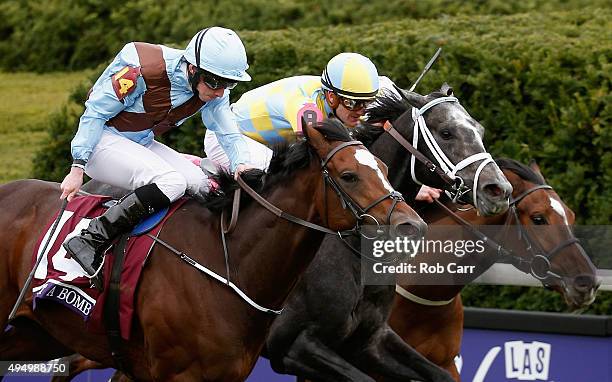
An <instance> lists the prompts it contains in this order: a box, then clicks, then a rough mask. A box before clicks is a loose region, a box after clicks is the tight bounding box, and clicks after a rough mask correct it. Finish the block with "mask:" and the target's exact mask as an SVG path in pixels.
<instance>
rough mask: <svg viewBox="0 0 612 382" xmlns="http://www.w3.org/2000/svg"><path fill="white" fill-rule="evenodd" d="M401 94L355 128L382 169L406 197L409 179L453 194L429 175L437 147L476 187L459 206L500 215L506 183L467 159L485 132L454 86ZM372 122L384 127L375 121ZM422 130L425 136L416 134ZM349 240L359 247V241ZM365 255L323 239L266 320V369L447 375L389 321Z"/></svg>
mask: <svg viewBox="0 0 612 382" xmlns="http://www.w3.org/2000/svg"><path fill="white" fill-rule="evenodd" d="M402 93H403V94H402V96H403V99H400V98H399V97H397V96H394V95H392V94H390V93H386V94H384V95H383V96H382V97H381V98H379V99H378V100H377V101H376V102H375V103H374V104H373V105H372V107H370V108H368V110H367V115H368V116H369V121H370V122H371V123H372V124H371V125H367V126H362V127H360V128H358V130H357V131H356V133H355V134H353V135H354V136H355V137H358V138H359V139H360V140H364V142H367V143H366V144H367V146H368V147H369V148H370V150H371V151H372V152H373V153H376V154H375V155H377V156H378V157H379V158H381V159H382V160H383V161H384V162H385V163H386V164H387V165H388V166H389V179H390V181H391V184H392V185H393V187H394V188H396V189H397V190H399V191H400V192H402V194H403V195H405V196H406V200H408V201H410V200H411V198H414V196H415V195H416V193H417V191H418V188H419V187H420V185H418V184H417V183H416V180H418V181H420V182H423V183H425V184H428V185H432V186H435V187H440V188H442V187H445V188H446V189H447V190H449V191H451V192H452V191H454V190H456V188H455V187H453V186H452V185H449V184H448V183H447V182H444V181H443V180H442V179H441V176H440V174H439V173H438V172H436V171H432V170H433V169H434V167H435V168H441V167H443V165H442V163H441V161H438V160H437V158H438V157H439V156H440V155H441V154H440V152H442V153H443V154H445V157H446V159H448V160H449V161H450V162H451V165H449V167H454V169H456V168H457V166H456V165H453V164H460V163H463V164H466V163H469V164H468V165H467V166H466V167H465V168H463V169H462V170H458V171H457V172H456V173H455V174H457V175H460V176H461V177H462V181H461V183H462V184H464V185H470V186H472V185H474V186H472V190H471V192H464V193H462V195H461V197H464V198H465V199H464V202H468V203H475V204H476V205H477V207H478V210H479V211H480V213H481V214H483V215H491V214H496V213H500V212H503V211H505V209H506V208H507V207H508V200H507V199H508V197H509V195H510V192H511V190H512V188H511V186H510V184H509V183H508V182H507V180H506V179H505V178H504V176H503V174H502V173H501V171H500V170H499V168H498V167H497V165H495V164H494V163H489V164H486V163H485V166H483V165H482V164H483V163H484V162H480V165H479V163H478V162H470V160H471V159H470V158H475V156H480V158H485V155H488V154H486V150H485V148H484V145H483V142H482V136H483V133H484V128H483V127H482V126H481V125H480V124H479V123H478V122H477V121H476V120H474V119H473V118H472V117H471V116H470V115H469V114H468V113H467V111H466V110H465V109H464V108H463V107H462V106H461V105H460V104H459V102H458V100H457V99H456V98H455V97H453V93H452V89H451V88H450V87H449V86H448V85H446V84H444V85H443V86H442V88H441V89H440V90H438V91H435V92H432V93H431V94H428V95H425V96H423V95H420V94H417V93H413V92H404V91H402ZM385 121H390V123H391V125H392V126H393V127H394V129H395V130H397V132H398V133H399V135H400V138H399V140H398V139H397V138H395V137H393V136H392V135H390V134H386V133H385V131H387V130H389V128H388V126H387V124H384V125H383V126H384V127H381V126H380V124H383V123H384V122H385ZM377 122H381V123H380V124H379V125H373V123H377ZM419 134H421V135H420V137H421V138H423V137H427V139H421V140H419V139H415V137H417V138H418V137H419ZM402 138H404V139H405V140H409V141H410V142H412V145H413V147H416V148H417V149H418V150H419V151H420V152H421V153H423V154H424V156H425V157H426V158H427V159H429V160H430V161H432V162H434V163H435V165H434V167H432V166H425V165H423V164H421V162H419V161H416V160H415V157H414V156H413V155H411V154H410V153H409V152H408V151H406V150H407V149H406V147H405V146H404V145H402V144H401V143H400V141H401V139H402ZM430 164H431V163H430ZM450 171H451V172H452V171H454V170H453V169H451V170H450ZM349 242H350V245H351V246H352V247H353V248H359V242H358V241H354V240H353V241H349ZM362 261H364V263H368V260H366V259H364V258H363V257H360V255H359V254H358V253H357V251H353V250H351V249H350V248H349V247H348V246H347V245H345V243H344V242H342V241H341V240H339V239H336V238H332V237H327V238H325V240H324V241H323V244H322V245H321V248H320V249H319V251H318V252H317V255H316V257H315V259H314V261H313V262H312V264H311V265H310V266H309V268H308V269H307V270H306V272H305V274H304V275H303V277H302V278H301V279H300V281H299V282H298V284H297V285H296V288H295V290H294V291H293V293H292V294H291V295H290V297H289V299H288V301H287V305H286V307H287V309H286V311H285V312H284V313H283V314H282V315H280V316H279V317H277V318H276V319H275V320H274V322H273V324H272V327H271V329H270V333H269V335H268V338H267V341H266V354H267V356H268V357H269V358H270V361H271V365H272V368H273V369H274V370H275V371H277V372H279V373H284V374H293V375H297V376H298V377H300V378H305V379H309V380H314V381H317V382H323V381H329V382H338V381H359V382H370V381H374V379H373V378H371V377H370V376H368V373H375V374H379V375H384V376H386V377H387V378H389V380H393V381H407V380H411V379H417V380H426V381H450V380H452V379H451V377H450V375H448V373H446V372H444V373H442V372H441V370H440V369H439V368H437V367H435V366H434V365H433V364H432V363H430V362H425V360H423V359H419V358H416V357H415V356H414V353H413V351H412V349H411V348H410V347H409V346H408V345H407V344H406V343H405V342H404V341H403V340H402V339H401V338H400V337H399V336H398V335H397V334H396V333H395V332H394V331H393V330H392V329H391V328H390V327H389V325H388V324H387V318H388V315H389V312H390V310H391V304H392V302H393V297H394V294H395V291H394V287H395V278H394V277H391V278H390V279H389V280H388V282H387V285H363V284H362V282H361V274H360V272H361V265H362ZM415 373H417V375H418V376H417V377H416V378H415V377H414V375H415Z"/></svg>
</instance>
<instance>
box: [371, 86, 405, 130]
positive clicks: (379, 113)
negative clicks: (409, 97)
mask: <svg viewBox="0 0 612 382" xmlns="http://www.w3.org/2000/svg"><path fill="white" fill-rule="evenodd" d="M410 108H412V106H411V105H410V104H409V103H408V102H406V100H405V99H403V98H401V97H399V96H398V95H397V94H395V93H394V92H392V91H390V90H387V89H383V90H382V92H381V94H379V95H378V96H377V97H376V100H375V101H374V102H372V103H371V104H370V105H369V106H368V108H367V110H366V112H367V114H366V115H367V116H368V117H367V119H368V123H377V122H384V121H387V120H389V121H391V122H393V121H395V120H396V119H397V118H399V116H400V115H402V114H404V113H405V112H406V111H408V110H410Z"/></svg>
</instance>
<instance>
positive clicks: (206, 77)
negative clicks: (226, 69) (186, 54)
mask: <svg viewBox="0 0 612 382" xmlns="http://www.w3.org/2000/svg"><path fill="white" fill-rule="evenodd" d="M202 81H203V82H204V84H205V85H206V86H208V87H209V88H211V89H212V90H217V89H230V90H231V89H233V88H235V87H236V85H238V82H236V81H232V80H229V79H227V78H223V77H219V76H217V75H216V74H212V73H209V72H202Z"/></svg>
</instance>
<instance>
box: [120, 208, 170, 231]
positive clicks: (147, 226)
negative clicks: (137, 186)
mask: <svg viewBox="0 0 612 382" xmlns="http://www.w3.org/2000/svg"><path fill="white" fill-rule="evenodd" d="M169 209H170V207H166V208H164V209H163V210H159V211H157V212H155V213H154V214H153V215H151V216H149V217H148V218H146V219H144V220H143V221H141V222H140V223H138V224H137V225H136V227H134V229H133V230H132V232H130V236H140V235H144V234H145V233H147V232H149V231H150V230H152V229H153V228H154V227H155V226H156V225H158V224H159V222H161V221H162V220H163V219H164V217H165V216H166V215H167V214H168V210H169Z"/></svg>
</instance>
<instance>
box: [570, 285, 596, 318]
mask: <svg viewBox="0 0 612 382" xmlns="http://www.w3.org/2000/svg"><path fill="white" fill-rule="evenodd" d="M596 295H597V289H595V288H593V289H590V290H589V291H588V292H579V291H576V290H575V289H574V288H571V287H568V286H565V287H563V298H564V300H565V303H566V304H567V307H568V309H569V311H570V312H572V313H582V312H583V311H584V310H586V309H587V308H588V307H589V306H590V305H591V304H592V303H593V302H594V301H595V297H596Z"/></svg>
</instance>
